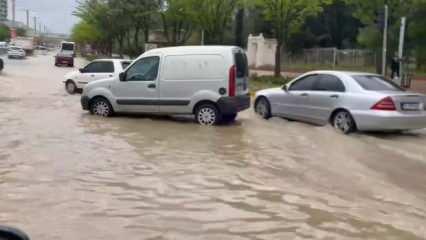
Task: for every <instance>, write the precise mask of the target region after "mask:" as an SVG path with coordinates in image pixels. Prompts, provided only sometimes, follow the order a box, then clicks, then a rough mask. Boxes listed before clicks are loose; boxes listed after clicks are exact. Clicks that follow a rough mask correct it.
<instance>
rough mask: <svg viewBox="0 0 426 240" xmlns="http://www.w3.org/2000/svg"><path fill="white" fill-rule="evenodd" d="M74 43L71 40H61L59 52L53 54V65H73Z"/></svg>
mask: <svg viewBox="0 0 426 240" xmlns="http://www.w3.org/2000/svg"><path fill="white" fill-rule="evenodd" d="M74 57H75V44H74V43H73V42H65V41H63V42H61V46H60V49H59V52H58V53H57V54H56V56H55V66H57V67H58V66H61V65H66V66H69V67H74Z"/></svg>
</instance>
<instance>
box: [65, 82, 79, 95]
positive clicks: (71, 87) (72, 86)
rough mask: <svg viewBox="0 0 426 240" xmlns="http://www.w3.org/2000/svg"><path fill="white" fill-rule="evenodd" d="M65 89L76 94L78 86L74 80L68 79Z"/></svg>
mask: <svg viewBox="0 0 426 240" xmlns="http://www.w3.org/2000/svg"><path fill="white" fill-rule="evenodd" d="M65 90H66V91H67V93H69V94H75V93H76V92H77V86H76V85H75V83H74V82H73V81H67V83H65Z"/></svg>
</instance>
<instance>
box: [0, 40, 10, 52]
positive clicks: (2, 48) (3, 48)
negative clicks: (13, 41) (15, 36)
mask: <svg viewBox="0 0 426 240" xmlns="http://www.w3.org/2000/svg"><path fill="white" fill-rule="evenodd" d="M8 49H9V46H8V44H7V42H0V55H3V54H7V50H8Z"/></svg>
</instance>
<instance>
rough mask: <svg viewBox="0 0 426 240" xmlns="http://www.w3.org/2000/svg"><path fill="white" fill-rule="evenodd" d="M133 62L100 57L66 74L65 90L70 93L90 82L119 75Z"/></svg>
mask: <svg viewBox="0 0 426 240" xmlns="http://www.w3.org/2000/svg"><path fill="white" fill-rule="evenodd" d="M130 63H131V61H130V60H123V59H98V60H95V61H93V62H91V63H89V64H88V65H86V66H85V67H84V68H81V69H79V70H77V71H72V72H70V73H68V74H66V75H65V80H64V83H65V90H66V91H67V92H68V93H69V94H74V93H76V92H78V91H81V90H82V89H83V88H84V86H86V84H88V83H89V82H92V81H95V80H99V79H104V78H112V77H116V76H118V74H119V73H120V72H122V71H123V70H124V69H126V67H127V66H129V65H130Z"/></svg>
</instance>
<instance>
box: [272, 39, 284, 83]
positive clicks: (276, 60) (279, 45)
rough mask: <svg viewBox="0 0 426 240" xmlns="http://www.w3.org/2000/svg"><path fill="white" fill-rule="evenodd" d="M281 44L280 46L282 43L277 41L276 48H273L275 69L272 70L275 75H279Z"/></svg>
mask: <svg viewBox="0 0 426 240" xmlns="http://www.w3.org/2000/svg"><path fill="white" fill-rule="evenodd" d="M281 46H282V43H281V42H278V44H277V49H276V50H275V70H274V76H275V77H280V76H281Z"/></svg>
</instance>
